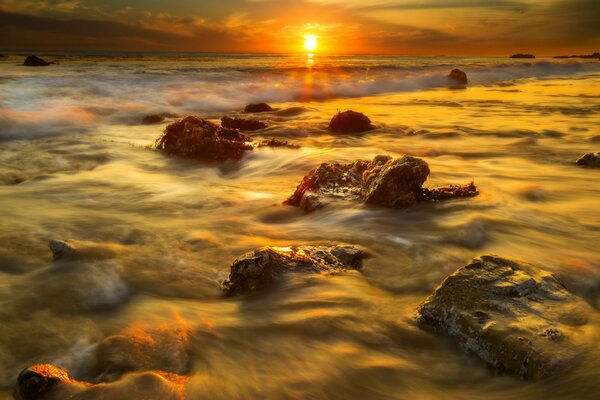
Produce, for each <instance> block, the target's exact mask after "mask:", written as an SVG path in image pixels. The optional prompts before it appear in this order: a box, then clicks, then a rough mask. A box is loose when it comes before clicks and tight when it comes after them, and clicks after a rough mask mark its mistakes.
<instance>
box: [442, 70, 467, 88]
mask: <svg viewBox="0 0 600 400" xmlns="http://www.w3.org/2000/svg"><path fill="white" fill-rule="evenodd" d="M447 77H448V79H450V80H452V81H454V82H456V83H460V84H461V85H466V84H467V83H469V79H468V78H467V74H466V72H465V71H462V70H460V69H458V68H455V69H453V70H452V71H450V73H449V74H448V76H447Z"/></svg>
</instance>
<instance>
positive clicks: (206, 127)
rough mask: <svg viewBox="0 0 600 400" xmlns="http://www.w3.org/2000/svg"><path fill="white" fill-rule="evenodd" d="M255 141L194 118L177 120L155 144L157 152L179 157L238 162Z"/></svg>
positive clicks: (231, 130)
mask: <svg viewBox="0 0 600 400" xmlns="http://www.w3.org/2000/svg"><path fill="white" fill-rule="evenodd" d="M250 141H252V138H250V137H249V136H246V135H244V134H242V133H240V132H239V131H238V130H237V129H227V128H222V127H220V126H218V125H215V124H213V123H212V122H210V121H206V120H204V119H202V118H198V117H195V116H188V117H185V118H182V119H180V120H177V121H175V122H173V123H171V124H169V125H167V127H166V128H165V131H164V133H163V135H162V136H161V137H159V138H158V139H157V140H156V144H155V145H156V148H157V149H159V150H163V151H165V152H166V153H168V154H172V155H176V156H179V157H186V158H193V159H196V160H201V161H224V160H228V159H233V160H239V159H240V158H242V156H243V155H244V153H245V152H246V151H250V150H252V146H251V145H250V144H248V143H247V142H250Z"/></svg>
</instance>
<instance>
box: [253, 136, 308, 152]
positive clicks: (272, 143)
mask: <svg viewBox="0 0 600 400" xmlns="http://www.w3.org/2000/svg"><path fill="white" fill-rule="evenodd" d="M258 147H287V148H290V149H299V148H300V145H299V144H294V143H291V142H288V141H287V140H279V139H275V138H272V139H266V140H261V141H260V142H259V143H258Z"/></svg>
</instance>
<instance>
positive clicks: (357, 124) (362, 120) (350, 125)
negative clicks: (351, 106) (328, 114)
mask: <svg viewBox="0 0 600 400" xmlns="http://www.w3.org/2000/svg"><path fill="white" fill-rule="evenodd" d="M329 129H331V130H332V131H335V132H341V133H359V132H366V131H370V130H372V129H375V127H374V126H373V125H372V124H371V120H370V119H369V117H367V116H366V115H365V114H363V113H359V112H356V111H352V110H348V111H344V112H338V113H337V114H336V115H334V116H333V118H332V119H331V121H330V122H329Z"/></svg>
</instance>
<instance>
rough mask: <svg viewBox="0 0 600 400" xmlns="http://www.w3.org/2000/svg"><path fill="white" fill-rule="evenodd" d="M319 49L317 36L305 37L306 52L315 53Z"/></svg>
mask: <svg viewBox="0 0 600 400" xmlns="http://www.w3.org/2000/svg"><path fill="white" fill-rule="evenodd" d="M316 49H317V37H316V36H315V35H304V50H306V51H315V50H316Z"/></svg>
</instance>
